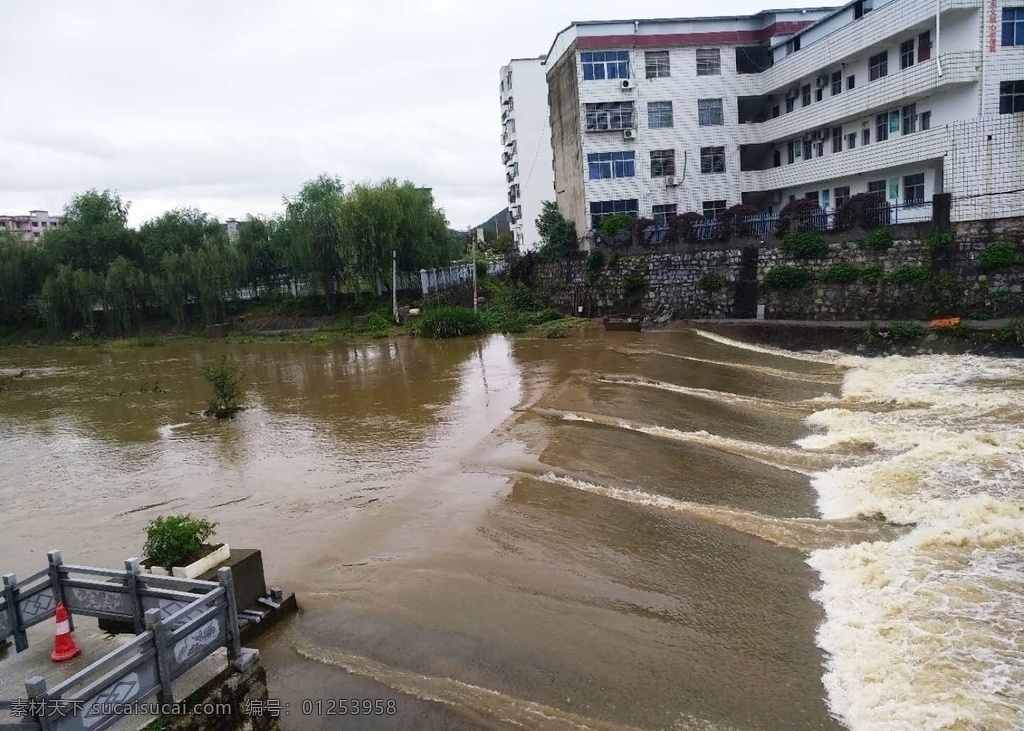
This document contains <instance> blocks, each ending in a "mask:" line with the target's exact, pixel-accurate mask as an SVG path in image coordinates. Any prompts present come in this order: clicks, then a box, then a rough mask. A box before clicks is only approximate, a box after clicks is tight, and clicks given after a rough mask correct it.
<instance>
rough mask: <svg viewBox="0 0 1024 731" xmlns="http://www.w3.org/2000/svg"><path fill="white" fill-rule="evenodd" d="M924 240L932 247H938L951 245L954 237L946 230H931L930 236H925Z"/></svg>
mask: <svg viewBox="0 0 1024 731" xmlns="http://www.w3.org/2000/svg"><path fill="white" fill-rule="evenodd" d="M924 242H925V243H926V244H927V245H928V246H931V247H932V248H939V247H941V246H952V245H953V242H954V239H953V234H951V233H948V232H946V231H933V232H932V234H931V236H929V237H928V238H926V239H925V240H924Z"/></svg>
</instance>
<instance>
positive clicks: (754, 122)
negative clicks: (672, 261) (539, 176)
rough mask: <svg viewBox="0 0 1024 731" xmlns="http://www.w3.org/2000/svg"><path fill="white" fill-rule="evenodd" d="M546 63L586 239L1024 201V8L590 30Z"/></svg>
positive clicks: (971, 214)
mask: <svg viewBox="0 0 1024 731" xmlns="http://www.w3.org/2000/svg"><path fill="white" fill-rule="evenodd" d="M545 65H546V68H547V80H548V86H549V107H550V114H551V129H552V139H553V142H554V157H555V167H554V170H555V188H556V191H557V202H558V206H559V209H560V210H561V212H562V213H563V215H565V216H566V217H568V218H570V219H572V220H573V221H574V222H575V223H576V227H577V231H581V232H582V231H586V230H590V229H592V228H593V227H594V226H596V225H597V223H598V222H599V220H600V218H601V217H602V216H605V215H608V214H611V213H617V212H623V213H628V214H630V215H633V216H641V217H648V218H653V219H655V220H661V219H663V218H664V217H665V216H667V215H669V214H671V213H684V212H687V211H695V212H697V213H702V214H705V215H713V214H716V213H718V212H720V211H721V210H722V209H724V208H726V207H729V206H731V205H734V204H737V203H747V204H751V205H755V206H757V207H759V208H761V209H763V210H765V211H776V212H777V211H778V209H779V208H780V207H781V206H782V205H784V204H785V202H786V201H788V200H791V199H793V198H795V197H809V198H813V199H815V200H817V201H818V202H819V203H820V205H821V206H822V207H824V208H829V207H835V206H836V205H839V204H842V202H843V201H844V200H845V199H846V198H847V197H849V196H851V195H854V194H856V193H861V192H875V193H880V194H882V195H883V196H884V197H885V198H887V199H889V200H890V201H892V202H893V203H897V204H899V206H900V207H901V209H902V210H901V211H900V212H899V215H900V220H913V219H914V208H915V206H917V205H918V204H920V203H921V202H925V204H927V202H929V201H930V200H931V197H932V195H933V194H935V193H943V192H944V193H949V194H951V196H952V199H953V200H952V205H953V219H954V220H969V219H976V218H995V217H1002V216H1009V215H1020V214H1021V212H1022V211H1024V134H1022V133H1024V116H1022V115H1021V114H1019V112H1024V0H873V2H872V0H856V2H852V3H849V4H847V5H845V6H843V7H841V8H838V9H837V8H831V9H820V8H819V9H808V10H775V11H766V12H764V13H760V14H757V15H754V16H748V17H733V18H699V19H690V20H650V21H648V20H643V21H627V22H593V23H574V24H573V25H571V26H570V27H569V28H567V29H566V30H564V31H562V32H561V33H560V34H558V36H557V37H556V39H555V42H554V44H553V46H552V48H551V51H550V52H549V54H548V56H547V59H546V62H545ZM904 206H905V208H904ZM930 216H931V210H930V209H928V208H927V205H921V206H920V214H919V218H927V217H930Z"/></svg>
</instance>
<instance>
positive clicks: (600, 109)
mask: <svg viewBox="0 0 1024 731" xmlns="http://www.w3.org/2000/svg"><path fill="white" fill-rule="evenodd" d="M633 111H634V108H633V102H610V103H605V104H587V105H586V124H587V131H588V132H601V131H604V130H615V129H633Z"/></svg>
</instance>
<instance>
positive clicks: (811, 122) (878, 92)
mask: <svg viewBox="0 0 1024 731" xmlns="http://www.w3.org/2000/svg"><path fill="white" fill-rule="evenodd" d="M885 7H888V6H885ZM883 9H884V8H883ZM872 14H873V13H872ZM940 67H941V69H942V75H941V76H939V68H940ZM980 68H981V52H980V51H961V52H958V53H943V54H941V55H940V56H939V57H938V63H936V59H934V58H933V59H930V60H928V61H923V62H921V63H918V64H915V65H913V66H911V67H910V68H907V69H903V70H902V71H896V72H895V73H891V74H889V75H888V76H886V77H884V78H881V79H878V80H876V81H872V82H870V83H867V84H864V85H863V86H859V87H857V88H856V89H851V90H849V91H844V92H843V93H842V94H836V95H835V96H830V97H829V98H827V99H825V100H823V101H820V102H816V103H813V104H811V105H810V106H809V107H803V108H801V109H796V110H794V111H792V112H790V113H788V114H783V115H782V116H779V117H776V118H775V119H770V120H768V121H766V122H758V123H750V124H746V125H743V126H742V127H741V130H743V133H742V137H741V139H742V138H746V139H745V141H744V143H743V144H764V143H768V142H775V141H778V140H786V139H791V138H793V137H796V136H798V135H800V134H801V133H803V132H807V131H809V130H814V129H821V128H824V127H830V126H832V124H834V123H838V122H842V121H844V120H849V119H854V118H857V117H870V116H872V115H874V114H875V113H877V112H882V111H885V110H886V109H891V108H893V107H894V106H901V105H903V104H909V103H911V102H914V101H916V100H918V99H921V98H923V97H926V96H931V95H934V94H936V93H937V92H941V91H944V90H948V89H952V88H954V87H956V86H960V85H963V84H972V83H976V82H977V81H978V79H979V78H980V75H981V71H980Z"/></svg>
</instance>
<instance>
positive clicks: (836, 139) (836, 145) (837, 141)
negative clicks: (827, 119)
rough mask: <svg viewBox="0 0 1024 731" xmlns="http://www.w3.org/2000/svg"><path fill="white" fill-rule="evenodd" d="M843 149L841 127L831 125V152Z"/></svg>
mask: <svg viewBox="0 0 1024 731" xmlns="http://www.w3.org/2000/svg"><path fill="white" fill-rule="evenodd" d="M842 151H843V128H842V127H833V128H832V152H842Z"/></svg>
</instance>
